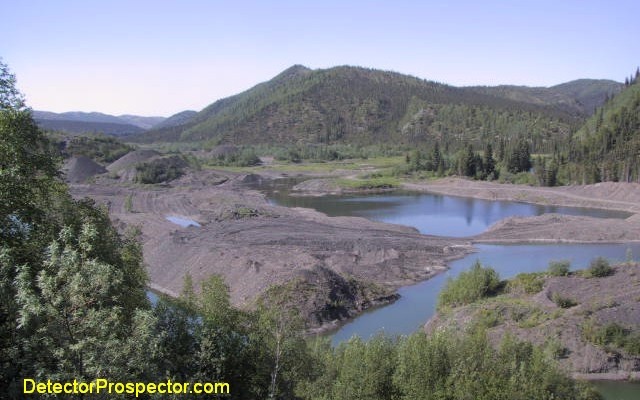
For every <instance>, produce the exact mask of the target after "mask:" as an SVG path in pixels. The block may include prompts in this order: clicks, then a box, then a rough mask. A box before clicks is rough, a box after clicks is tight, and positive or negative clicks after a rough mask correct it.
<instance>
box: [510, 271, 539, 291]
mask: <svg viewBox="0 0 640 400" xmlns="http://www.w3.org/2000/svg"><path fill="white" fill-rule="evenodd" d="M543 285H544V278H543V275H542V274H539V273H529V274H525V273H521V274H518V275H516V277H515V278H513V279H510V280H509V282H508V283H507V290H508V291H510V292H515V293H518V292H524V293H527V294H534V293H538V292H540V291H541V290H542V286H543Z"/></svg>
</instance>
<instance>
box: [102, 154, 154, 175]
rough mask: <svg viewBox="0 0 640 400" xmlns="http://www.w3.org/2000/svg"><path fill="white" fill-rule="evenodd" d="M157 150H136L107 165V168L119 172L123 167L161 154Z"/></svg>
mask: <svg viewBox="0 0 640 400" xmlns="http://www.w3.org/2000/svg"><path fill="white" fill-rule="evenodd" d="M159 155H160V153H158V152H157V151H155V150H136V151H132V152H131V153H128V154H125V155H124V156H122V157H120V158H118V159H117V160H116V161H114V162H113V163H111V164H109V165H108V166H107V170H108V171H109V172H118V171H120V170H123V169H127V168H132V167H134V166H135V165H136V164H138V163H141V162H144V161H148V160H150V159H151V158H154V157H157V156H159Z"/></svg>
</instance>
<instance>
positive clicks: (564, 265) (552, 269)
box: [547, 260, 571, 276]
mask: <svg viewBox="0 0 640 400" xmlns="http://www.w3.org/2000/svg"><path fill="white" fill-rule="evenodd" d="M570 268H571V261H569V260H558V261H551V262H550V263H549V268H548V269H547V272H548V273H549V275H551V276H567V275H569V270H570Z"/></svg>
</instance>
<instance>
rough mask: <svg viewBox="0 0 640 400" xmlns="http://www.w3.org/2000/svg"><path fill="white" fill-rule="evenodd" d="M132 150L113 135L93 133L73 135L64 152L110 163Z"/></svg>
mask: <svg viewBox="0 0 640 400" xmlns="http://www.w3.org/2000/svg"><path fill="white" fill-rule="evenodd" d="M133 150H134V149H133V147H131V146H129V145H127V144H124V143H122V142H121V141H120V140H118V139H117V138H115V137H112V136H105V135H93V136H75V137H73V138H72V139H71V140H69V141H68V142H67V147H66V148H65V150H64V152H65V153H66V154H67V155H68V156H86V157H89V158H91V159H92V160H94V161H97V162H100V163H110V162H113V161H115V160H117V159H118V158H120V157H122V156H124V155H125V154H127V153H129V152H131V151H133Z"/></svg>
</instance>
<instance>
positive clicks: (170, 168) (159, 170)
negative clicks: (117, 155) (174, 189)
mask: <svg viewBox="0 0 640 400" xmlns="http://www.w3.org/2000/svg"><path fill="white" fill-rule="evenodd" d="M186 166H187V163H186V161H184V159H183V158H182V157H179V156H171V157H164V158H156V159H154V160H151V161H147V162H143V163H139V164H137V165H136V177H135V181H136V182H138V183H145V184H153V183H164V182H170V181H172V180H174V179H177V178H179V177H180V176H182V174H183V173H184V169H185V167H186Z"/></svg>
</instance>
